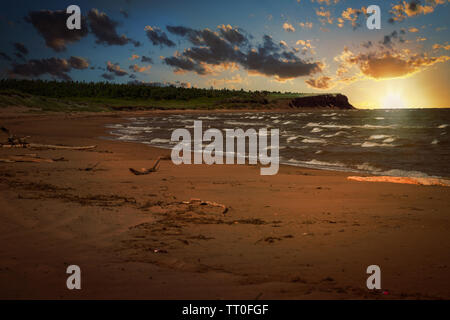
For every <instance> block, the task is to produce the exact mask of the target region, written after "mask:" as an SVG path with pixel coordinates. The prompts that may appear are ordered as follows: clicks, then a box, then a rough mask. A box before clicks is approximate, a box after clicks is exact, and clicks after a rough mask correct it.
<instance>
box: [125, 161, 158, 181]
mask: <svg viewBox="0 0 450 320" xmlns="http://www.w3.org/2000/svg"><path fill="white" fill-rule="evenodd" d="M160 161H161V157H158V159H157V160H156V162H155V164H154V165H153V167H151V168H149V169H146V168H142V169H140V170H136V169H133V168H130V171H131V172H132V173H134V174H135V175H137V176H141V175H145V174H149V173H152V172H156V171H157V170H158V167H159V162H160Z"/></svg>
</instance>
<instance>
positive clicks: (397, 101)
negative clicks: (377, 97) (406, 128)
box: [381, 93, 405, 109]
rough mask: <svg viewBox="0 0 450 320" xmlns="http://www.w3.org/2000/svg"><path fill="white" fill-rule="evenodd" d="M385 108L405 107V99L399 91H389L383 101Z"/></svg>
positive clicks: (382, 105) (382, 104)
mask: <svg viewBox="0 0 450 320" xmlns="http://www.w3.org/2000/svg"><path fill="white" fill-rule="evenodd" d="M381 107H382V108H383V109H399V108H404V107H405V101H404V100H403V98H402V96H401V95H400V94H399V93H389V94H387V95H386V96H384V97H383V99H382V101H381Z"/></svg>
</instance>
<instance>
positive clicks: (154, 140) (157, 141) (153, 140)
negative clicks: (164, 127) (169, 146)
mask: <svg viewBox="0 0 450 320" xmlns="http://www.w3.org/2000/svg"><path fill="white" fill-rule="evenodd" d="M171 142H172V141H171V140H169V139H161V138H155V139H152V140H150V143H171Z"/></svg>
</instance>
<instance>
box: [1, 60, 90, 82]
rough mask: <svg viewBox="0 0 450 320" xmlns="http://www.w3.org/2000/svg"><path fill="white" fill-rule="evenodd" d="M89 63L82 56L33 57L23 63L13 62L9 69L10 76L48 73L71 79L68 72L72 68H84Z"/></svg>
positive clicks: (59, 77)
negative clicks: (65, 57) (67, 57)
mask: <svg viewBox="0 0 450 320" xmlns="http://www.w3.org/2000/svg"><path fill="white" fill-rule="evenodd" d="M88 66H89V64H88V63H87V61H86V60H85V59H84V58H80V57H70V58H69V59H60V58H48V59H39V60H38V59H33V60H29V61H27V62H26V63H23V64H16V63H14V64H13V66H12V69H11V70H9V74H10V76H13V77H15V76H22V77H31V78H33V77H39V76H41V75H44V74H49V75H51V76H53V77H55V78H58V79H61V80H66V81H70V80H72V79H71V77H70V76H69V75H68V73H69V72H70V71H71V70H72V69H86V68H88Z"/></svg>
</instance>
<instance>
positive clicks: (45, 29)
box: [25, 10, 88, 52]
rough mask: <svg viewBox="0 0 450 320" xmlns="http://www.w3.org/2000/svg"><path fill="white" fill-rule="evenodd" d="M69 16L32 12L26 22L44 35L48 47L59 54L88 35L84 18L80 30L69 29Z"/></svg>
mask: <svg viewBox="0 0 450 320" xmlns="http://www.w3.org/2000/svg"><path fill="white" fill-rule="evenodd" d="M69 16H70V15H69V14H67V13H66V12H65V11H50V10H41V11H31V12H30V13H28V16H26V17H25V21H27V22H29V23H31V24H32V25H33V26H34V27H35V28H36V30H37V31H38V32H39V33H40V34H41V35H42V37H43V38H44V40H45V44H46V45H47V47H50V48H52V49H53V50H55V51H58V52H59V51H64V50H66V45H67V44H70V43H74V42H77V41H79V40H80V39H81V38H83V37H84V36H86V35H87V34H88V29H87V23H86V19H85V18H84V17H82V18H81V29H80V30H69V29H67V27H66V21H67V18H68V17H69Z"/></svg>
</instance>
